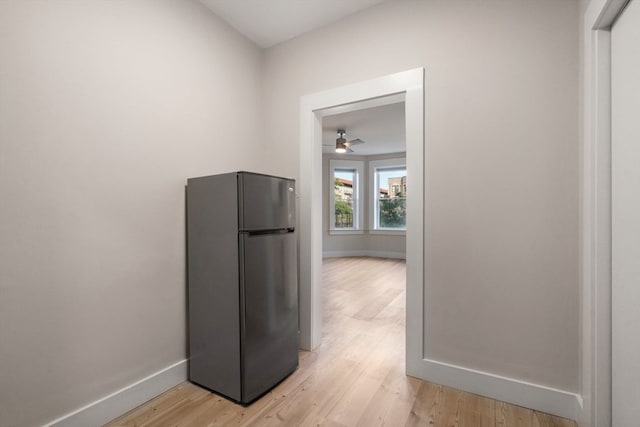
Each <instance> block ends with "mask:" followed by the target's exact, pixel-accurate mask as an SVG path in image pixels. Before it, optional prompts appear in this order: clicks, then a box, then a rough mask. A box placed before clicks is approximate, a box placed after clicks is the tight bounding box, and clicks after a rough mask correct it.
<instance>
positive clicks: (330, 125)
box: [322, 102, 406, 157]
mask: <svg viewBox="0 0 640 427" xmlns="http://www.w3.org/2000/svg"><path fill="white" fill-rule="evenodd" d="M338 129H344V130H345V131H346V132H347V135H346V139H347V141H351V140H352V139H356V138H359V139H362V140H363V141H365V143H364V144H358V145H355V146H353V148H352V149H353V151H354V152H353V153H351V155H361V156H371V155H376V154H387V153H401V152H404V151H406V144H405V126H404V102H399V103H395V104H389V105H383V106H380V107H373V108H367V109H364V110H357V111H352V112H348V113H342V114H336V115H333V116H327V117H324V118H323V119H322V151H323V152H324V153H335V148H336V138H337V137H338V135H337V130H338ZM342 156H344V157H348V156H349V154H343V155H342Z"/></svg>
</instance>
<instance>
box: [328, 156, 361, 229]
mask: <svg viewBox="0 0 640 427" xmlns="http://www.w3.org/2000/svg"><path fill="white" fill-rule="evenodd" d="M363 169H364V167H363V162H361V161H349V160H330V161H329V170H330V173H329V230H330V231H331V232H335V233H334V234H338V233H344V234H347V233H362V223H363V221H362V197H361V196H362V194H363V192H362V176H363Z"/></svg>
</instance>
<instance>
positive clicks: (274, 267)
mask: <svg viewBox="0 0 640 427" xmlns="http://www.w3.org/2000/svg"><path fill="white" fill-rule="evenodd" d="M240 249H241V259H242V265H241V302H242V308H241V310H242V316H241V318H242V320H243V322H242V323H243V324H242V326H241V327H242V328H243V334H242V343H241V349H242V350H241V352H242V360H243V366H242V383H243V384H242V402H244V403H248V402H251V401H252V400H254V399H255V398H257V397H259V396H260V395H262V394H263V393H265V392H266V391H267V390H269V389H270V388H271V387H273V386H274V385H276V384H277V383H278V382H279V381H281V380H282V379H283V378H285V377H286V376H287V375H288V374H290V373H291V372H293V371H294V370H295V369H296V367H297V366H298V286H297V260H296V239H295V234H294V233H291V232H290V233H274V234H256V235H251V234H245V233H243V234H241V248H240Z"/></svg>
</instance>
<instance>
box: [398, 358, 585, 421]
mask: <svg viewBox="0 0 640 427" xmlns="http://www.w3.org/2000/svg"><path fill="white" fill-rule="evenodd" d="M407 374H408V375H411V376H415V377H418V378H422V379H425V380H427V381H431V382H434V383H437V384H443V385H446V386H448V387H453V388H457V389H460V390H465V391H468V392H470V393H475V394H480V395H482V396H486V397H490V398H492V399H496V400H501V401H504V402H509V403H513V404H515V405H518V406H523V407H525V408H531V409H535V410H537V411H541V412H546V413H548V414H552V415H557V416H560V417H564V418H569V419H572V420H575V419H576V417H577V415H578V413H579V411H580V408H581V406H582V398H581V397H580V396H579V395H578V394H576V393H571V392H568V391H563V390H558V389H554V388H551V387H546V386H543V385H539V384H532V383H528V382H526V381H521V380H516V379H513V378H508V377H503V376H500V375H495V374H491V373H488V372H483V371H478V370H475V369H468V368H464V367H462V366H456V365H451V364H449V363H443V362H438V361H436V360H431V359H423V360H422V364H421V366H420V369H418V370H413V369H412V370H407Z"/></svg>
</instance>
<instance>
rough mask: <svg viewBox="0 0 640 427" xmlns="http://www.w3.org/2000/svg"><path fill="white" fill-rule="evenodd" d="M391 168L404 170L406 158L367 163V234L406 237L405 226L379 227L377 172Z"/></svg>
mask: <svg viewBox="0 0 640 427" xmlns="http://www.w3.org/2000/svg"><path fill="white" fill-rule="evenodd" d="M393 168H404V169H405V170H406V169H407V158H406V157H396V158H392V159H382V160H372V161H370V162H369V189H370V190H369V234H386V235H398V236H404V235H406V232H407V227H406V225H405V227H404V228H389V227H380V225H379V217H378V211H379V207H380V203H379V200H380V194H379V191H378V177H377V172H378V170H379V169H393ZM405 198H406V196H405Z"/></svg>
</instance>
